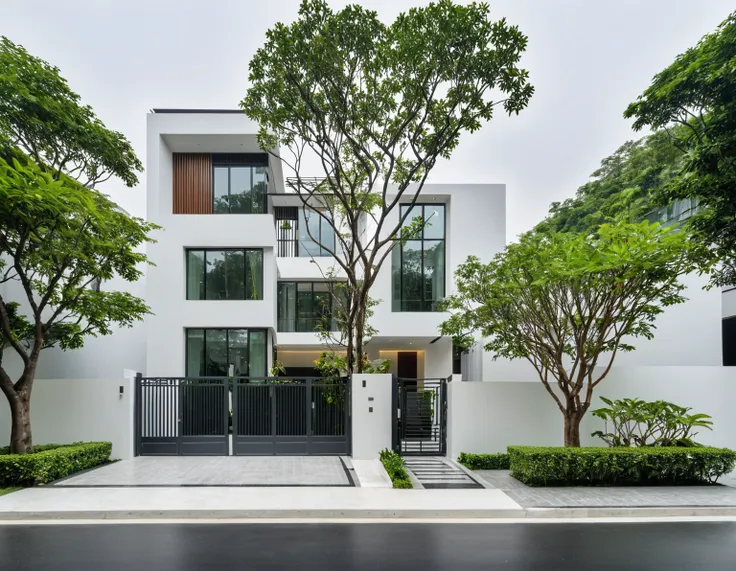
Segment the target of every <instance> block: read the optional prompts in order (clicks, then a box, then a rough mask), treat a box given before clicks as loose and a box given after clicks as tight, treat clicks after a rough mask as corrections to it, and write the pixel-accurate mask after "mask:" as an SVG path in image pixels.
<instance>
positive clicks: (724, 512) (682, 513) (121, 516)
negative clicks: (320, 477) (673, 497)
mask: <svg viewBox="0 0 736 571" xmlns="http://www.w3.org/2000/svg"><path fill="white" fill-rule="evenodd" d="M718 516H721V517H733V516H736V506H733V507H731V506H723V507H709V506H700V507H698V506H693V507H637V508H633V507H629V508H527V509H520V510H516V509H512V510H509V509H497V510H488V509H478V510H431V509H427V510H417V509H409V510H381V509H378V510H366V509H354V510H334V509H323V510H298V509H297V510H288V509H278V510H207V509H202V510H189V509H188V510H78V511H12V512H11V511H8V512H0V522H2V521H17V520H108V519H114V520H125V519H138V520H146V519H151V520H157V519H190V520H191V519H208V520H217V519H229V520H232V519H271V520H274V519H275V520H278V519H342V518H346V519H366V520H371V519H387V518H388V519H423V520H433V519H469V520H470V519H550V520H551V519H558V518H563V519H580V520H584V519H600V518H667V517H671V518H682V517H718Z"/></svg>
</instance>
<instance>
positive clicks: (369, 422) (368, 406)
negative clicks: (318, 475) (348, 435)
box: [351, 374, 393, 460]
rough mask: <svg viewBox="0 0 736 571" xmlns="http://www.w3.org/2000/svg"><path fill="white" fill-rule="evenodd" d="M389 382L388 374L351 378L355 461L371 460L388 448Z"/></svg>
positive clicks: (391, 429) (389, 420)
mask: <svg viewBox="0 0 736 571" xmlns="http://www.w3.org/2000/svg"><path fill="white" fill-rule="evenodd" d="M391 380H392V377H391V375H390V374H385V375H363V374H361V375H353V382H352V387H351V392H352V399H351V400H352V402H351V404H352V441H353V442H352V445H353V448H352V449H353V458H355V459H356V460H374V459H376V458H378V453H379V452H380V451H381V450H383V449H384V448H388V449H391V445H392V442H391V440H392V431H393V426H392V422H393V420H392V415H391V402H392V396H393V395H392V390H393V383H392V382H391Z"/></svg>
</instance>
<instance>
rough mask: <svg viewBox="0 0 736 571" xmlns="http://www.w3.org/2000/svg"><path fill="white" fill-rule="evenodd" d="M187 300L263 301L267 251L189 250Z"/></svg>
mask: <svg viewBox="0 0 736 571" xmlns="http://www.w3.org/2000/svg"><path fill="white" fill-rule="evenodd" d="M187 299H227V300H236V299H237V300H244V299H263V250H245V249H234V248H232V249H227V250H209V249H208V250H204V249H202V250H187Z"/></svg>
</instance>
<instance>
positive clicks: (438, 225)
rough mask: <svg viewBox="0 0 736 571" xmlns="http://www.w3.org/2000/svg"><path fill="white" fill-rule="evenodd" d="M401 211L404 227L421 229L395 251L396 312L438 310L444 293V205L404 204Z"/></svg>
mask: <svg viewBox="0 0 736 571" xmlns="http://www.w3.org/2000/svg"><path fill="white" fill-rule="evenodd" d="M409 209H411V211H409ZM407 212H408V214H407ZM400 213H401V216H402V217H403V216H404V215H405V214H406V215H407V217H406V220H405V222H404V228H410V227H411V228H412V229H414V228H416V224H420V229H419V231H418V232H416V231H412V233H411V235H410V236H408V237H409V238H410V239H408V240H406V241H405V242H404V244H398V245H397V246H396V247H394V250H393V252H392V261H391V274H392V281H393V291H392V308H393V311H435V307H436V304H437V302H438V301H439V300H441V299H442V298H443V297H444V296H445V205H444V204H415V205H414V206H413V207H411V206H409V205H402V206H401V210H400ZM417 219H418V220H417ZM415 220H416V222H415ZM405 231H407V232H408V230H405Z"/></svg>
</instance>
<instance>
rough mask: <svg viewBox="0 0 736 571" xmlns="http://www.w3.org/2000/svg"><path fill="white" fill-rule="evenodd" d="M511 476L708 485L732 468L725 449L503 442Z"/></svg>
mask: <svg viewBox="0 0 736 571" xmlns="http://www.w3.org/2000/svg"><path fill="white" fill-rule="evenodd" d="M508 451H509V456H510V459H511V475H512V476H514V477H515V478H516V479H518V480H521V481H522V482H524V483H525V484H528V485H530V486H613V485H619V486H625V485H667V484H712V483H715V482H716V481H717V480H718V478H719V477H720V476H722V475H724V474H727V473H729V472H730V471H731V470H733V468H734V465H735V464H736V452H734V451H733V450H728V449H727V448H706V447H701V448H677V447H669V448H667V447H648V448H625V447H622V448H535V447H532V446H509V448H508Z"/></svg>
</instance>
